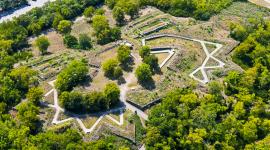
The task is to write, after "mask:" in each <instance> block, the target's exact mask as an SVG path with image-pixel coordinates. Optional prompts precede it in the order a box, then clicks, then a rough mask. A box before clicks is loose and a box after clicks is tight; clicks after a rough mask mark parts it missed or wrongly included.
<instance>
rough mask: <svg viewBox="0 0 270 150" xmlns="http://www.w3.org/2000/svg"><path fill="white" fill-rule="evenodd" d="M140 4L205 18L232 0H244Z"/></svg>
mask: <svg viewBox="0 0 270 150" xmlns="http://www.w3.org/2000/svg"><path fill="white" fill-rule="evenodd" d="M140 1H141V5H143V6H145V5H152V6H156V7H158V8H160V9H161V10H164V11H166V12H168V13H170V14H172V15H174V16H181V17H194V18H196V19H200V20H207V19H209V18H210V17H211V16H212V15H214V14H216V13H219V12H220V11H221V10H222V9H224V8H226V7H228V6H229V5H231V4H232V3H233V2H234V1H246V0H203V1H202V0H151V1H149V0H140Z"/></svg>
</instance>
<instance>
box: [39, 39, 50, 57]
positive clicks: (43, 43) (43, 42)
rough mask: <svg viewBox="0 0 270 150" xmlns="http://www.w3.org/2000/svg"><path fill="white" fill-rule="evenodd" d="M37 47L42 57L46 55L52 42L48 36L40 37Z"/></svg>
mask: <svg viewBox="0 0 270 150" xmlns="http://www.w3.org/2000/svg"><path fill="white" fill-rule="evenodd" d="M35 43H36V46H37V47H38V49H39V51H40V52H41V54H42V55H44V54H46V52H47V49H48V47H49V46H50V42H49V40H48V38H47V37H46V36H40V37H38V38H37V39H36V42H35Z"/></svg>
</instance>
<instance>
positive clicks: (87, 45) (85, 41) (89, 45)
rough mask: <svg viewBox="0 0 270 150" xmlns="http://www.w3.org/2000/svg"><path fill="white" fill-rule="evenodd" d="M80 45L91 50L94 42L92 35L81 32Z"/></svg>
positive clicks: (81, 47)
mask: <svg viewBox="0 0 270 150" xmlns="http://www.w3.org/2000/svg"><path fill="white" fill-rule="evenodd" d="M79 46H80V49H83V50H89V49H91V48H92V43H91V39H90V37H88V36H87V35H86V34H80V36H79Z"/></svg>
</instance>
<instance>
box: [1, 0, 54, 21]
mask: <svg viewBox="0 0 270 150" xmlns="http://www.w3.org/2000/svg"><path fill="white" fill-rule="evenodd" d="M52 1H55V0H36V1H32V0H31V1H29V2H28V3H29V6H26V7H22V8H20V9H18V10H15V11H7V12H5V13H6V14H4V13H0V23H1V22H4V21H8V20H12V19H13V18H14V17H19V16H20V15H23V14H25V13H27V12H28V11H30V10H31V9H33V8H36V7H42V6H44V5H45V4H46V3H47V2H52ZM1 16H3V17H1Z"/></svg>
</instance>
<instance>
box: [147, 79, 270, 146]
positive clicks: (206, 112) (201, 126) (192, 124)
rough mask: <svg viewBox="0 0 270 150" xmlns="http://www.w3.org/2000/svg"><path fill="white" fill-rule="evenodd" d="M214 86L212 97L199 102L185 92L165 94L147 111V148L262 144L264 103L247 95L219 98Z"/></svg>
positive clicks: (266, 124)
mask: <svg viewBox="0 0 270 150" xmlns="http://www.w3.org/2000/svg"><path fill="white" fill-rule="evenodd" d="M215 85H216V84H213V85H210V86H213V87H210V88H211V89H212V90H213V89H215V90H213V91H215V93H211V92H210V94H207V95H204V97H202V98H199V97H198V95H197V94H195V93H193V92H192V91H191V90H189V89H181V90H175V91H173V92H170V93H169V94H167V96H166V97H165V98H164V99H163V100H162V104H161V105H159V106H157V107H155V108H154V109H153V110H152V111H151V114H150V117H149V122H148V123H149V124H148V130H147V138H146V140H145V142H146V145H147V147H149V148H156V149H244V148H247V147H253V145H257V143H256V141H258V140H264V138H266V136H267V135H268V134H269V133H270V130H269V129H270V128H269V127H270V124H269V123H270V120H269V115H270V113H269V112H268V111H267V108H268V105H267V103H268V102H267V101H266V100H263V99H262V98H260V97H258V96H256V95H255V94H248V93H239V94H235V95H231V96H229V97H227V98H223V97H222V96H221V95H222V94H221V89H220V88H216V86H215ZM210 91H211V90H210ZM255 143H256V144H255Z"/></svg>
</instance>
